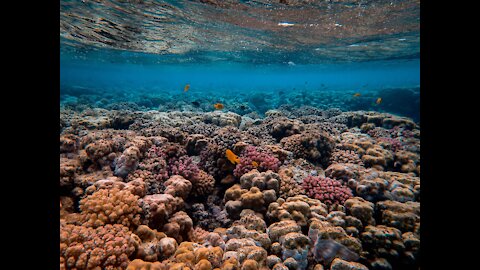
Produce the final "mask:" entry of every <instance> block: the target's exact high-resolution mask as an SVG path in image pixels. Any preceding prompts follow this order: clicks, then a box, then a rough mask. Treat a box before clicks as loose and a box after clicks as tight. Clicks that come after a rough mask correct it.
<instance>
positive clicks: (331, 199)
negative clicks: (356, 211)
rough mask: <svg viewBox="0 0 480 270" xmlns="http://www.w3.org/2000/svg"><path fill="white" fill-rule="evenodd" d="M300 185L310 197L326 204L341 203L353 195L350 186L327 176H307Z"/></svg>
mask: <svg viewBox="0 0 480 270" xmlns="http://www.w3.org/2000/svg"><path fill="white" fill-rule="evenodd" d="M302 186H303V188H304V189H305V191H306V193H307V195H308V196H309V197H310V198H314V199H318V200H320V201H322V202H323V203H325V204H327V205H334V204H343V203H344V202H345V201H346V200H347V199H349V198H350V197H352V196H353V195H352V191H351V190H350V188H348V187H346V186H344V185H342V184H340V182H339V181H336V180H333V179H331V178H328V177H325V178H320V177H316V176H308V177H307V178H305V179H304V180H303V183H302Z"/></svg>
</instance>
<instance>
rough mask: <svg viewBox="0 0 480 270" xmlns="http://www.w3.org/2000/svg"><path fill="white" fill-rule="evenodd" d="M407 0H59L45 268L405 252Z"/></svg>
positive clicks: (413, 7)
mask: <svg viewBox="0 0 480 270" xmlns="http://www.w3.org/2000/svg"><path fill="white" fill-rule="evenodd" d="M419 5H420V2H419V1H418V0H390V1H384V0H327V1H315V0H278V1H277V0H258V1H244V0H242V1H241V0H225V1H221V0H194V1H156V0H155V1H154V0H117V1H113V0H82V1H74V0H61V1H60V52H59V53H60V104H59V105H60V230H61V239H60V242H61V245H60V268H61V269H99V268H101V269H127V270H133V269H146V268H149V269H170V268H175V269H179V268H185V267H189V269H212V270H213V269H301V270H307V269H317V268H319V267H320V268H319V269H340V268H341V269H344V268H345V269H347V268H348V269H412V270H413V269H419V265H420V260H419V252H420V163H421V162H420V161H421V159H420V61H419V55H420V51H419V48H420V46H419V41H420V35H419V11H420V10H419ZM78 232H80V233H78ZM111 239H114V241H110V240H111ZM192 242H193V243H192ZM267 255H268V257H267ZM201 258H203V259H201ZM227 258H229V259H227ZM246 258H249V259H246ZM150 267H151V268H150Z"/></svg>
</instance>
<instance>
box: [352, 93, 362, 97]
mask: <svg viewBox="0 0 480 270" xmlns="http://www.w3.org/2000/svg"><path fill="white" fill-rule="evenodd" d="M361 95H362V94H360V93H355V94H353V96H354V97H359V96H361Z"/></svg>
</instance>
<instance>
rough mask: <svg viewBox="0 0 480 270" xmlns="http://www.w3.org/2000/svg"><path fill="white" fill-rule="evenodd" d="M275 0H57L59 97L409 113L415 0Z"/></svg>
mask: <svg viewBox="0 0 480 270" xmlns="http://www.w3.org/2000/svg"><path fill="white" fill-rule="evenodd" d="M281 2H282V1H280V2H278V3H277V2H275V1H273V2H272V1H234V0H232V1H161V0H152V1H140V2H139V3H130V2H128V1H127V2H124V1H114V0H109V1H99V2H96V1H84V2H82V3H80V2H76V1H70V0H62V1H61V2H60V94H61V105H65V104H69V106H73V107H74V108H76V109H84V108H85V107H106V106H107V104H108V103H119V102H120V103H121V102H123V103H125V102H127V103H128V102H130V103H134V104H137V105H141V106H143V107H142V108H141V109H158V110H165V109H167V108H168V109H169V110H174V109H178V110H192V108H190V107H188V106H185V104H191V103H192V102H193V103H197V102H198V103H200V104H202V105H203V104H209V106H206V107H208V108H211V107H212V106H211V103H212V102H213V103H215V102H223V103H226V104H228V106H227V108H226V110H231V111H233V112H236V113H239V114H243V113H245V112H242V111H238V110H235V109H234V108H235V106H237V105H239V104H240V103H245V102H246V103H249V104H250V105H252V107H253V108H256V110H258V113H260V114H263V113H264V112H265V110H268V109H275V108H278V107H279V106H282V105H292V106H295V107H301V106H314V107H320V108H328V107H332V108H339V109H341V110H343V111H348V110H374V111H381V112H389V113H394V114H399V115H403V116H408V117H412V118H414V119H415V120H416V121H418V120H419V99H420V96H419V91H420V86H419V85H420V61H419V55H420V52H419V47H420V46H419V44H420V43H419V5H418V2H417V1H415V0H402V1H394V2H388V3H387V2H381V1H380V2H372V3H371V2H360V3H358V5H357V4H354V5H352V3H343V2H338V3H337V2H335V3H330V2H323V1H322V2H320V1H283V2H284V3H288V4H284V3H281ZM280 22H289V23H291V26H288V27H285V26H281V25H280ZM187 84H189V85H190V89H189V90H188V92H184V91H183V89H184V87H185V85H187ZM285 93H286V94H285ZM355 93H360V95H361V96H360V97H358V98H353V95H354V94H355ZM280 96H281V97H280ZM378 98H382V99H383V103H382V104H377V105H375V101H376V100H377V99H378ZM99 100H102V102H99ZM149 100H155V102H150V101H149ZM254 103H256V104H254ZM200 107H201V106H200ZM106 108H108V107H106ZM137 109H138V108H137Z"/></svg>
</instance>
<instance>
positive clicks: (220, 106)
mask: <svg viewBox="0 0 480 270" xmlns="http://www.w3.org/2000/svg"><path fill="white" fill-rule="evenodd" d="M213 107H215V109H217V110H222V109H223V108H225V106H223V104H222V103H215V104H213Z"/></svg>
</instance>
